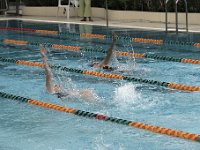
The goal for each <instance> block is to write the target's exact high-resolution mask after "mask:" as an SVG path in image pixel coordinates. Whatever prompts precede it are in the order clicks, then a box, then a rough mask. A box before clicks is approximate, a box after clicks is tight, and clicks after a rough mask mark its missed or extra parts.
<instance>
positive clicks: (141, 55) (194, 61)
mask: <svg viewBox="0 0 200 150" xmlns="http://www.w3.org/2000/svg"><path fill="white" fill-rule="evenodd" d="M1 42H4V43H6V44H16V45H36V46H38V45H40V43H38V42H29V41H24V40H13V39H3V40H1ZM43 45H45V46H46V47H51V48H54V49H60V50H61V49H62V50H69V51H85V52H102V53H106V51H105V50H104V49H101V48H87V47H80V46H70V45H62V44H51V43H43ZM114 53H115V54H116V55H118V56H127V57H137V58H151V59H156V60H163V61H172V62H180V63H190V64H200V60H197V59H189V58H174V57H168V56H159V55H155V54H145V53H130V52H123V51H115V52H114Z"/></svg>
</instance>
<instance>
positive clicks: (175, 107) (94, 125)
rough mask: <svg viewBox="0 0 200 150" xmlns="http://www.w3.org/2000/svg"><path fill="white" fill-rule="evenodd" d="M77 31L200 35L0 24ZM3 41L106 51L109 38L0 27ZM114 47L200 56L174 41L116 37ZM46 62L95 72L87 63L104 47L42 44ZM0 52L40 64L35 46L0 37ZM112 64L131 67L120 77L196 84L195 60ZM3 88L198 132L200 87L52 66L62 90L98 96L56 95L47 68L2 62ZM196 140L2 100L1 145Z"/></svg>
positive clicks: (57, 149) (153, 147)
mask: <svg viewBox="0 0 200 150" xmlns="http://www.w3.org/2000/svg"><path fill="white" fill-rule="evenodd" d="M63 26H65V28H64V29H65V30H64V31H63V30H60V31H61V32H66V33H69V32H73V33H80V32H82V30H83V29H82V28H85V30H86V31H88V32H89V31H90V32H91V31H92V33H95V34H106V35H110V33H111V31H116V33H117V35H118V36H130V37H143V38H152V39H155V38H156V39H165V40H174V41H176V40H177V39H178V40H179V41H186V42H199V41H198V39H199V37H200V36H199V35H198V34H192V33H188V34H183V33H181V34H179V35H175V34H174V33H169V34H165V33H163V32H155V31H145V30H144V31H139V30H136V29H119V28H109V29H106V28H105V27H100V26H84V27H83V26H81V25H71V26H70V27H71V28H70V30H69V29H68V28H66V26H67V25H65V24H48V23H35V22H25V21H15V20H11V21H1V22H0V27H14V28H21V27H23V28H29V29H41V30H56V31H59V29H61V28H60V27H63ZM0 32H1V37H0V38H1V40H2V39H15V40H16V39H20V40H27V41H31V42H39V43H45V42H48V43H57V44H65V45H74V46H75V45H76V46H81V47H83V46H88V47H93V48H95V47H96V48H103V49H105V50H106V49H107V48H108V47H109V45H110V43H111V40H105V41H103V40H91V39H83V38H82V39H80V38H79V37H74V38H72V37H69V36H67V35H63V36H59V37H58V36H46V35H41V34H36V33H24V32H15V31H0ZM116 49H118V50H121V51H130V52H133V51H134V52H136V53H151V54H156V55H161V56H171V57H175V58H191V59H200V57H199V56H200V54H199V53H200V49H198V48H195V47H193V46H189V45H184V46H181V45H180V46H178V45H176V44H171V45H170V44H164V45H154V44H142V43H130V42H121V41H117V44H116ZM47 50H48V58H49V63H50V64H54V65H61V66H67V67H69V68H76V69H86V70H93V71H94V69H93V68H91V67H90V66H89V64H90V63H91V62H92V61H94V60H98V61H100V60H102V59H103V56H104V54H102V53H97V52H96V53H89V52H88V53H87V52H81V53H80V52H72V51H62V50H55V49H52V48H47ZM0 57H4V58H12V59H21V60H28V61H37V62H42V60H41V56H40V53H39V48H38V47H36V46H17V45H12V44H5V43H3V42H1V43H0ZM112 65H114V66H119V67H120V68H123V69H125V70H129V72H124V73H120V74H122V75H126V76H130V77H136V78H143V79H151V80H156V81H163V82H170V83H173V82H175V83H178V84H186V85H195V86H200V73H199V70H200V65H194V64H184V63H179V62H167V61H161V60H153V59H143V58H142V59H141V58H140V59H138V58H135V59H133V58H127V57H119V56H117V57H116V58H113V62H112ZM0 70H1V74H0V91H3V92H6V93H10V94H15V95H20V96H23V97H28V98H32V99H37V100H41V101H45V102H51V103H55V104H59V105H62V106H68V107H72V108H75V109H79V110H84V111H89V112H93V113H100V114H105V115H107V116H111V117H117V118H122V119H127V120H132V121H138V122H143V123H148V124H152V125H156V126H162V127H167V128H172V129H177V130H182V131H186V132H192V133H196V134H199V133H200V130H199V124H200V118H199V116H200V112H199V110H200V105H199V103H200V98H199V97H200V93H199V92H192V93H191V92H185V91H178V90H172V89H169V88H164V87H160V86H156V85H149V84H144V83H131V82H127V81H121V80H112V79H104V78H97V77H92V76H87V75H82V74H75V73H70V72H64V71H59V70H57V71H56V70H53V73H54V78H55V80H59V81H62V85H63V86H65V87H66V88H67V89H71V88H76V89H85V88H88V89H93V90H94V91H95V93H96V94H97V95H98V97H97V98H96V100H95V101H84V100H83V99H65V100H60V99H58V98H56V97H55V96H53V95H50V94H49V93H47V92H46V90H45V73H44V70H42V69H41V68H34V67H27V66H20V65H16V64H11V63H3V62H0ZM199 146H200V145H199V143H198V142H193V141H189V140H184V139H179V138H174V137H170V136H167V135H160V134H155V133H151V132H149V131H144V130H140V129H136V128H132V127H129V126H123V125H118V124H113V123H110V122H104V121H98V120H95V119H87V118H82V117H78V116H74V115H71V114H65V113H61V112H57V111H53V110H48V109H44V108H39V107H35V106H31V105H28V104H26V103H20V102H16V101H11V100H8V99H3V98H0V150H1V149H2V150H27V149H29V150H38V149H41V150H69V149H70V150H73V149H74V150H77V149H80V150H82V149H91V150H126V149H138V150H147V149H148V150H169V149H170V150H180V149H181V150H184V149H185V150H188V149H192V150H198V149H199Z"/></svg>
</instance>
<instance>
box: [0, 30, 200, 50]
mask: <svg viewBox="0 0 200 150" xmlns="http://www.w3.org/2000/svg"><path fill="white" fill-rule="evenodd" d="M0 30H6V31H19V32H32V33H40V34H47V35H67V36H73V37H74V36H77V37H78V36H79V37H86V38H95V39H101V40H103V39H111V38H112V36H110V35H104V34H91V33H81V34H78V33H62V32H58V31H52V30H36V29H26V28H11V27H7V28H0ZM117 39H118V40H122V41H132V42H135V43H152V44H159V45H162V44H169V45H174V44H175V45H182V46H194V47H197V48H200V43H195V42H184V41H173V40H165V41H164V40H161V39H151V38H130V37H126V36H120V37H119V36H118V37H117Z"/></svg>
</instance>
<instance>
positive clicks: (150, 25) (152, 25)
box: [0, 16, 200, 32]
mask: <svg viewBox="0 0 200 150" xmlns="http://www.w3.org/2000/svg"><path fill="white" fill-rule="evenodd" d="M10 19H20V20H27V21H38V22H51V23H57V22H59V23H74V24H88V25H100V26H107V24H106V20H105V19H102V18H93V20H94V21H93V22H89V21H87V22H82V21H80V18H79V17H73V18H70V19H69V20H67V18H66V17H38V16H18V17H16V16H0V20H10ZM109 26H112V27H119V28H139V29H147V30H165V23H164V22H151V21H148V20H123V21H109ZM179 27H180V28H184V27H185V24H179ZM169 28H170V30H175V24H169ZM180 31H185V30H183V29H180ZM189 32H200V25H198V24H196V25H195V24H189Z"/></svg>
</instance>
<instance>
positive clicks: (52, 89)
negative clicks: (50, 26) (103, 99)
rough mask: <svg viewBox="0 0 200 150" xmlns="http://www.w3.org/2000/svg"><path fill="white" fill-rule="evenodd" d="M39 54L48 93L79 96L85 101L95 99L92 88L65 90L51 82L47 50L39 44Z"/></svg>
mask: <svg viewBox="0 0 200 150" xmlns="http://www.w3.org/2000/svg"><path fill="white" fill-rule="evenodd" d="M40 54H41V56H42V60H43V63H44V69H45V73H46V89H47V91H48V92H49V93H51V94H53V95H56V96H57V97H58V98H60V99H64V98H69V97H73V98H80V99H85V100H87V101H93V100H95V99H96V97H97V96H96V94H95V93H94V92H93V90H90V89H79V90H71V91H69V90H66V89H63V88H61V85H59V84H53V83H52V79H53V75H52V71H51V68H50V67H49V64H48V59H47V56H46V54H47V51H46V49H45V48H44V47H42V46H41V50H40Z"/></svg>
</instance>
